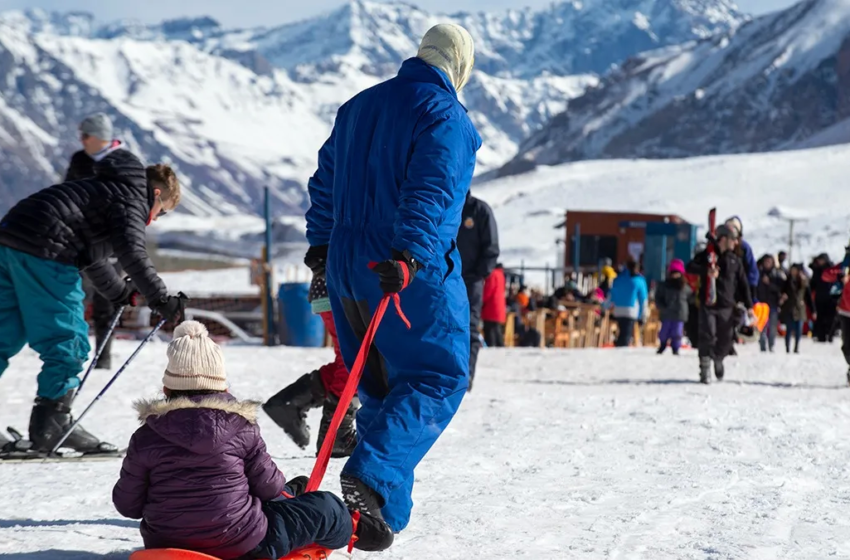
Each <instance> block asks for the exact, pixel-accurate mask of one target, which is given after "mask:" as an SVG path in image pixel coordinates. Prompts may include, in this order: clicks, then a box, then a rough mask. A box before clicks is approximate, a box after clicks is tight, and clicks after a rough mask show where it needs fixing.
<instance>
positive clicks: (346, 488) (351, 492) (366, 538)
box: [340, 475, 395, 552]
mask: <svg viewBox="0 0 850 560" xmlns="http://www.w3.org/2000/svg"><path fill="white" fill-rule="evenodd" d="M340 484H341V485H342V500H343V501H344V502H345V505H346V506H348V509H349V510H350V511H357V512H360V521H358V523H357V532H356V533H355V534H356V536H357V540H356V541H355V542H354V548H356V549H358V550H365V551H367V552H378V551H381V550H386V549H388V548H389V547H390V546H392V544H393V540H394V539H395V535H394V534H393V530H392V529H391V528H390V526H389V525H387V522H386V521H384V516H383V515H382V514H381V508H382V507H383V502H384V500H383V498H381V496H379V495H378V493H377V492H375V491H374V490H372V489H371V488H369V487H368V486H366V485H365V484H363V482H361V481H360V480H359V479H357V478H354V477H353V476H346V475H342V476H340Z"/></svg>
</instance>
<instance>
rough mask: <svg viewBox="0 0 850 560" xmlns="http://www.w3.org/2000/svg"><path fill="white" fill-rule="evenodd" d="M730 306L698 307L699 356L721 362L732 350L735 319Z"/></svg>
mask: <svg viewBox="0 0 850 560" xmlns="http://www.w3.org/2000/svg"><path fill="white" fill-rule="evenodd" d="M733 316H734V310H733V309H732V308H713V309H709V308H707V307H705V306H702V307H700V308H699V357H700V358H711V359H712V360H713V361H716V362H722V361H723V358H725V357H726V356H728V355H729V352H730V351H731V350H732V339H733V338H734V336H735V320H734V318H733Z"/></svg>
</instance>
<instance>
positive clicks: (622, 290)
mask: <svg viewBox="0 0 850 560" xmlns="http://www.w3.org/2000/svg"><path fill="white" fill-rule="evenodd" d="M608 297H609V298H610V300H611V306H613V307H614V311H613V312H612V315H613V316H614V319H615V320H616V321H617V341H616V343H615V344H614V345H615V346H617V347H619V348H622V347H626V346H628V345H629V344H631V342H632V333H633V332H634V326H635V321H637V322H638V323H640V324H641V325H643V322H644V319H645V317H646V309H647V297H648V296H647V288H646V279H645V278H644V277H643V276H642V275H641V273H640V265H639V264H638V263H637V262H635V260H634V259H629V260H628V261H626V266H625V267H624V268H623V270H622V271H621V272H620V274H618V275H617V278H616V279H615V280H614V285H613V286H612V287H611V293H610V294H609V295H608Z"/></svg>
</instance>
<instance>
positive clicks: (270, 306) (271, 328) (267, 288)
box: [263, 187, 276, 346]
mask: <svg viewBox="0 0 850 560" xmlns="http://www.w3.org/2000/svg"><path fill="white" fill-rule="evenodd" d="M263 202H264V204H263V206H264V208H263V209H264V213H265V218H266V250H265V254H264V257H265V259H264V260H265V267H264V270H263V278H264V282H263V297H264V298H265V299H264V302H263V304H264V308H265V316H266V325H265V329H264V334H265V339H266V340H265V343H266V346H274V345H275V338H276V337H275V321H274V300H273V299H272V281H273V280H272V204H271V190H270V189H269V187H266V188H265V197H264V201H263Z"/></svg>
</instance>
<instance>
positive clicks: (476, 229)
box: [457, 192, 499, 391]
mask: <svg viewBox="0 0 850 560" xmlns="http://www.w3.org/2000/svg"><path fill="white" fill-rule="evenodd" d="M457 248H458V251H459V252H460V261H461V276H463V282H464V284H466V295H467V298H468V299H469V387H468V389H467V390H469V391H471V390H472V383H473V382H474V381H475V365H476V363H477V362H478V352H479V351H480V350H481V334H480V333H479V331H478V327H479V324H480V323H481V306H482V305H483V304H484V281H485V280H486V279H487V277H488V276H490V273H492V272H493V269H495V268H496V263H497V262H498V260H499V229H498V227H497V226H496V217H495V216H494V215H493V210H492V209H491V208H490V206H489V205H488V204H487V203H486V202H484V201H483V200H481V199H479V198H475V197H474V196H472V193H471V192H467V193H466V203H465V204H464V205H463V213H462V214H461V224H460V229H459V230H458V232H457Z"/></svg>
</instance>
